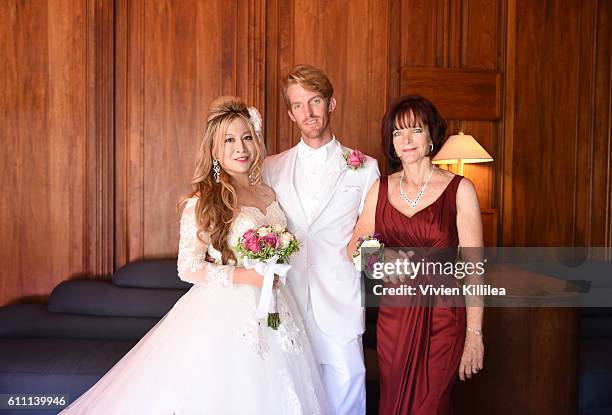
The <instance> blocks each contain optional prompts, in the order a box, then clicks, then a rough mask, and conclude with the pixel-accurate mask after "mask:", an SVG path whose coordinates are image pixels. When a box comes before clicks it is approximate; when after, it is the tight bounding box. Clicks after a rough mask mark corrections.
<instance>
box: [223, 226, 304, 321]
mask: <svg viewBox="0 0 612 415" xmlns="http://www.w3.org/2000/svg"><path fill="white" fill-rule="evenodd" d="M299 248H300V247H299V243H298V241H297V240H296V239H295V236H293V234H292V233H291V232H289V231H288V230H286V229H285V228H283V227H282V226H279V225H265V226H260V227H259V228H255V229H249V230H247V231H246V232H245V233H244V234H243V235H242V236H241V237H240V238H238V242H237V244H236V245H235V246H234V249H235V250H236V251H237V252H238V253H240V254H241V255H242V257H243V260H244V266H245V268H249V269H255V271H257V273H259V274H261V275H263V277H264V280H263V285H262V288H261V297H260V298H259V305H258V306H257V311H256V317H257V318H264V317H265V316H266V313H267V314H268V327H271V328H272V329H274V330H278V326H279V325H280V316H279V314H278V312H277V311H276V293H275V292H274V291H273V290H272V287H273V284H274V275H278V277H279V279H280V281H281V282H282V283H284V282H285V279H286V275H287V272H288V271H289V269H290V268H291V265H288V264H287V262H288V260H289V257H290V256H291V255H293V254H294V253H296V252H297V251H298V250H299Z"/></svg>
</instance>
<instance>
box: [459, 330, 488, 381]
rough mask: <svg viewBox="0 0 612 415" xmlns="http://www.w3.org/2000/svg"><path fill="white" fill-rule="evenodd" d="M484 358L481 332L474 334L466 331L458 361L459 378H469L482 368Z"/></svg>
mask: <svg viewBox="0 0 612 415" xmlns="http://www.w3.org/2000/svg"><path fill="white" fill-rule="evenodd" d="M483 358H484V343H483V341H482V334H476V333H472V332H470V331H468V332H467V333H466V335H465V343H464V345H463V356H461V363H459V379H461V380H465V379H466V378H468V379H471V378H472V375H475V374H476V373H478V372H479V371H480V370H482V368H483V367H484V366H483Z"/></svg>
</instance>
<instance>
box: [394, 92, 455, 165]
mask: <svg viewBox="0 0 612 415" xmlns="http://www.w3.org/2000/svg"><path fill="white" fill-rule="evenodd" d="M396 123H398V124H399V125H400V126H401V127H404V128H406V127H417V126H421V127H425V126H427V128H428V129H429V136H430V138H431V141H432V143H433V146H434V147H433V150H432V151H431V152H430V153H428V154H427V155H428V156H429V157H431V158H433V157H434V156H435V155H436V153H437V152H438V151H439V150H440V148H442V144H444V141H446V121H445V120H444V118H442V116H441V115H440V113H439V112H438V110H437V109H436V107H435V106H434V104H432V103H431V101H429V100H428V99H426V98H423V97H421V96H418V95H404V96H401V97H399V98H398V99H397V100H395V102H394V103H393V104H392V105H391V106H390V107H389V109H388V110H387V112H386V114H385V116H384V117H383V120H382V150H383V153H384V155H385V156H386V157H387V161H388V162H389V165H390V166H391V168H392V169H393V170H397V169H398V168H399V167H400V166H401V165H402V163H401V161H400V159H399V157H398V156H397V154H395V149H394V147H393V131H394V130H395V129H396V127H395V126H396ZM404 124H405V125H404ZM409 124H412V125H409Z"/></svg>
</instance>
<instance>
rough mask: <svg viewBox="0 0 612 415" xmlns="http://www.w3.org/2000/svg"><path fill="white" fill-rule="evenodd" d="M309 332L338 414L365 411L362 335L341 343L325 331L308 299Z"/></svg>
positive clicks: (307, 327) (352, 414)
mask: <svg viewBox="0 0 612 415" xmlns="http://www.w3.org/2000/svg"><path fill="white" fill-rule="evenodd" d="M306 314H307V315H306V331H307V332H308V337H309V338H310V342H311V344H312V348H313V349H314V354H315V358H316V359H317V361H318V363H319V364H320V365H321V366H320V367H321V374H322V376H323V383H324V386H325V390H326V392H327V398H328V399H329V401H330V403H331V405H332V407H333V409H334V411H335V412H334V415H363V414H365V402H366V395H365V364H364V361H363V345H362V342H361V336H358V337H355V338H354V339H353V340H351V341H349V342H348V343H344V344H342V343H340V342H338V341H336V340H335V339H333V338H332V337H330V336H329V335H327V334H326V333H324V332H323V331H321V329H320V328H319V326H318V325H317V322H316V321H315V317H314V314H313V311H312V308H311V307H310V301H309V302H308V310H307V313H306Z"/></svg>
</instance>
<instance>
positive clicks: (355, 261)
mask: <svg viewBox="0 0 612 415" xmlns="http://www.w3.org/2000/svg"><path fill="white" fill-rule="evenodd" d="M353 264H354V265H355V268H356V269H357V271H360V272H361V271H363V266H362V265H361V255H357V256H354V257H353Z"/></svg>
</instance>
